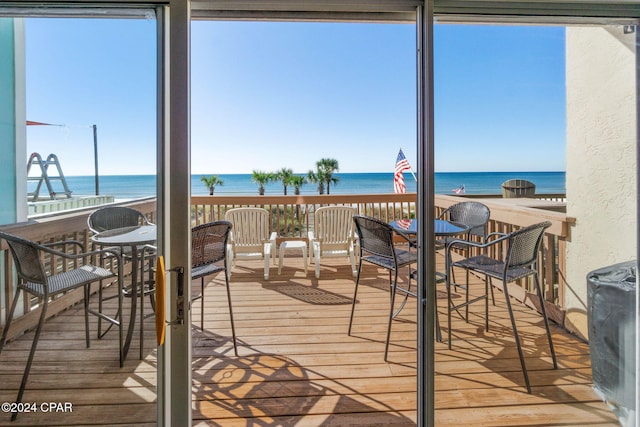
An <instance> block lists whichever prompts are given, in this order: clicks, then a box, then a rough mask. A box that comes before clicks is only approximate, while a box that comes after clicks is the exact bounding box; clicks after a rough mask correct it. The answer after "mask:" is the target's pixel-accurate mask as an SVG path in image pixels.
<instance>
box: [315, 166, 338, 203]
mask: <svg viewBox="0 0 640 427" xmlns="http://www.w3.org/2000/svg"><path fill="white" fill-rule="evenodd" d="M316 168H317V169H318V170H319V171H320V170H321V171H322V179H323V181H324V182H325V184H327V194H331V184H335V185H338V181H339V180H340V179H339V178H338V177H337V176H333V174H334V173H335V172H338V170H339V169H340V167H339V166H338V161H337V160H336V159H329V158H324V159H320V160H318V162H317V163H316Z"/></svg>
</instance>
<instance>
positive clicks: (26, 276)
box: [0, 232, 123, 420]
mask: <svg viewBox="0 0 640 427" xmlns="http://www.w3.org/2000/svg"><path fill="white" fill-rule="evenodd" d="M0 238H1V239H4V240H6V241H7V243H8V245H9V249H10V250H11V254H12V256H13V261H14V264H15V268H16V272H17V275H18V284H17V289H16V294H15V296H14V298H13V303H12V304H11V309H10V310H9V315H8V318H7V324H6V325H5V327H4V332H3V334H2V339H1V340H0V352H1V351H2V349H3V347H4V345H5V343H6V340H7V337H8V334H9V328H10V326H11V321H12V320H13V315H14V312H15V309H16V306H17V305H18V300H19V298H20V291H23V292H26V293H28V294H31V295H34V296H36V297H38V298H40V299H41V300H42V308H41V312H40V318H39V320H38V325H37V327H36V330H35V334H34V337H33V343H32V344H31V350H30V352H29V356H28V358H27V364H26V366H25V369H24V374H23V375H22V382H21V383H20V389H19V390H18V396H17V397H16V402H17V403H20V402H22V396H23V394H24V390H25V386H26V384H27V379H28V378H29V372H30V371H31V365H32V363H33V358H34V356H35V352H36V348H37V346H38V339H39V338H40V332H41V331H42V325H43V324H44V321H45V320H46V316H47V307H48V304H49V299H50V298H52V297H54V296H56V295H59V294H62V293H64V292H67V291H70V290H73V289H76V288H80V287H84V316H85V339H86V345H87V348H88V347H89V344H90V343H89V313H92V314H96V315H97V314H98V313H97V312H95V311H93V310H90V309H89V285H90V284H91V283H93V282H97V281H102V280H107V279H118V280H119V282H120V283H122V273H121V271H120V269H118V272H117V273H115V272H114V271H112V270H109V269H106V268H102V267H99V266H96V265H93V264H91V263H88V262H87V260H88V259H89V257H96V256H98V255H105V254H108V255H110V256H112V257H115V258H119V257H120V255H119V254H118V253H114V252H112V251H109V250H97V251H91V252H85V249H84V246H83V245H82V243H80V242H78V241H75V240H67V241H62V242H57V243H51V244H46V245H43V244H38V243H35V242H32V241H30V240H26V239H23V238H21V237H18V236H14V235H12V234H9V233H5V232H0ZM58 246H59V247H62V250H56V249H53V247H58ZM69 246H72V247H75V248H74V249H73V250H70V249H67V248H68V247H69ZM47 254H48V255H49V256H53V257H59V258H61V259H64V260H65V262H68V263H71V262H72V261H73V262H74V264H75V265H74V267H75V268H72V269H69V270H66V271H63V272H61V273H51V272H48V271H47V269H46V268H45V265H44V263H43V257H44V256H45V255H47ZM118 265H120V264H118ZM110 321H112V322H116V321H115V320H113V319H110ZM118 325H119V327H120V365H121V366H122V363H123V347H122V343H123V328H122V322H118ZM17 415H18V413H17V412H14V413H13V414H12V416H11V420H15V419H16V417H17Z"/></svg>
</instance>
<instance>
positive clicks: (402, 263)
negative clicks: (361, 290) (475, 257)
mask: <svg viewBox="0 0 640 427" xmlns="http://www.w3.org/2000/svg"><path fill="white" fill-rule="evenodd" d="M353 220H354V222H355V224H356V232H357V233H358V237H359V240H360V245H359V247H360V257H359V260H360V261H359V262H358V272H357V275H356V287H355V290H354V293H353V301H352V303H351V316H350V317H349V329H348V332H347V333H348V334H349V335H351V326H352V324H353V313H354V311H355V307H356V299H357V296H358V284H359V283H360V277H361V274H362V263H363V262H368V263H371V264H374V265H376V266H378V267H382V268H385V269H387V270H389V282H390V287H391V294H390V296H391V304H390V307H389V321H388V325H387V338H386V343H385V349H384V360H385V361H387V356H388V354H389V338H390V336H391V322H392V320H393V319H394V318H395V317H396V316H397V315H398V313H399V312H400V310H402V308H403V307H404V304H405V303H406V301H407V297H408V296H409V295H415V293H414V292H413V291H411V272H410V270H409V272H408V273H409V285H408V286H407V289H404V288H400V287H398V271H399V270H400V268H402V267H407V266H410V265H411V264H414V263H415V262H416V261H417V256H416V253H415V252H410V251H406V250H403V249H398V248H395V247H394V245H393V235H394V229H393V228H392V227H391V226H390V225H389V224H387V223H386V222H382V221H380V220H378V219H375V218H371V217H368V216H364V215H354V216H353ZM401 236H403V237H405V238H406V236H404V235H402V234H401ZM407 242H409V239H408V238H407ZM392 275H393V277H392ZM398 292H399V293H401V294H404V297H405V298H404V300H403V301H402V303H401V304H400V306H399V308H397V309H395V302H396V293H398Z"/></svg>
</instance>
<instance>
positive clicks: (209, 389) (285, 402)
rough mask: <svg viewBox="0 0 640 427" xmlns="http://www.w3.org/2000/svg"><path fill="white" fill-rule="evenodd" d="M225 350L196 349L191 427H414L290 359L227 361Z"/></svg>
mask: <svg viewBox="0 0 640 427" xmlns="http://www.w3.org/2000/svg"><path fill="white" fill-rule="evenodd" d="M202 334H203V337H202V339H203V340H204V341H209V342H211V341H213V342H221V341H228V339H226V338H225V337H219V336H216V335H215V334H213V333H211V332H209V331H206V330H205V331H204V332H202ZM224 347H225V350H224V352H223V353H220V352H219V349H218V348H217V347H206V349H205V348H204V347H202V346H199V347H195V348H194V355H193V359H192V369H193V393H194V396H195V397H194V404H195V409H194V410H193V422H194V425H198V423H199V422H203V423H206V424H207V425H214V426H224V425H225V422H226V421H227V420H230V419H236V420H237V419H238V418H241V419H244V420H245V422H246V425H252V426H285V425H297V424H298V423H300V422H302V423H307V424H312V425H317V426H327V427H328V426H335V425H345V424H346V425H367V426H371V425H380V426H388V425H415V422H414V421H413V420H411V419H409V418H407V417H405V416H404V415H402V414H399V413H396V412H397V411H395V410H394V409H393V408H391V407H389V406H388V405H387V404H385V403H384V402H381V401H378V400H376V399H375V397H372V395H366V394H363V393H362V392H360V391H358V390H356V389H354V388H352V387H350V386H348V385H346V384H343V383H341V382H340V381H339V380H335V379H332V378H330V377H327V376H325V375H323V374H321V373H319V372H317V371H313V370H311V369H308V368H305V367H304V366H301V365H300V364H298V363H297V362H296V361H295V360H293V359H292V358H289V357H287V356H284V355H280V354H271V353H260V352H259V351H255V352H254V353H253V354H250V355H247V356H240V357H227V354H228V351H229V350H228V349H227V348H228V347H230V344H229V343H225V344H224ZM350 396H358V397H359V398H360V399H361V400H366V401H368V402H371V405H368V404H365V403H363V402H361V401H358V400H356V399H355V398H353V397H350ZM364 414H368V415H369V418H368V421H359V420H362V418H361V417H362V416H363V415H364ZM309 417H311V418H309ZM305 418H306V421H305ZM372 421H373V422H372Z"/></svg>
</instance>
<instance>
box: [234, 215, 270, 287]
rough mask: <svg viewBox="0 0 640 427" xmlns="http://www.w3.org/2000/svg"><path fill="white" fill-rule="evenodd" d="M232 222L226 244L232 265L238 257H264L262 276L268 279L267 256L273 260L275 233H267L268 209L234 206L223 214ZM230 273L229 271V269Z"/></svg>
mask: <svg viewBox="0 0 640 427" xmlns="http://www.w3.org/2000/svg"><path fill="white" fill-rule="evenodd" d="M224 219H225V220H226V221H229V222H231V224H233V228H232V230H231V233H230V234H229V244H228V245H227V250H228V255H227V259H230V260H231V263H232V265H235V262H236V260H237V259H238V258H244V259H264V278H265V280H266V279H269V258H270V257H273V259H274V262H275V250H276V237H277V233H276V232H275V231H274V232H271V233H269V211H267V210H266V209H262V208H235V209H229V210H228V211H227V212H225V214H224ZM229 275H231V271H229Z"/></svg>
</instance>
